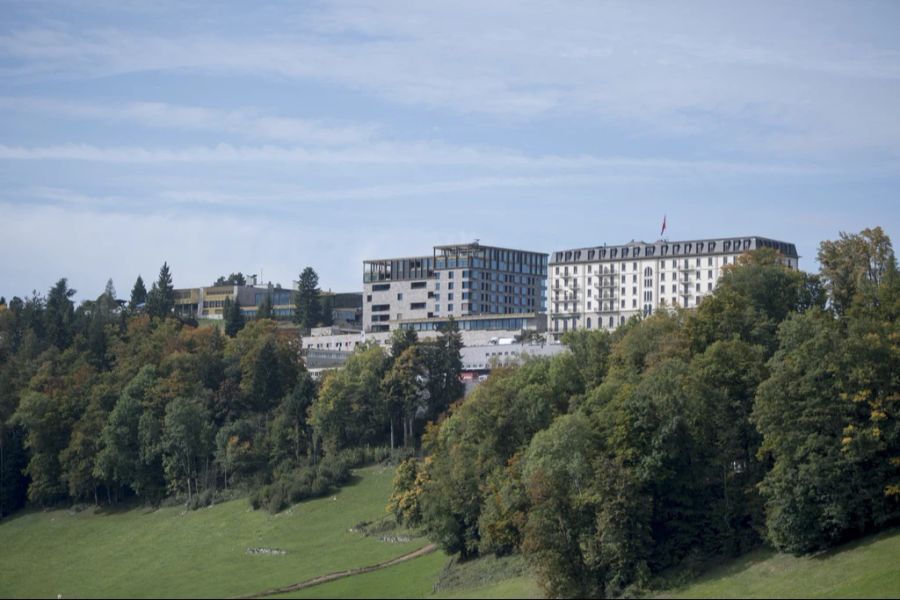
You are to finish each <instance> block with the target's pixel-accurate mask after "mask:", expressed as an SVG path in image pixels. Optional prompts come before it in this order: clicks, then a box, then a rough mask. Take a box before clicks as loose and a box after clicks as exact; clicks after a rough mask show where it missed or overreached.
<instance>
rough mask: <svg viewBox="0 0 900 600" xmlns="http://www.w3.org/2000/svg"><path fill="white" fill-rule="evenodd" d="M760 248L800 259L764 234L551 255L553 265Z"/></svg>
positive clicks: (784, 244)
mask: <svg viewBox="0 0 900 600" xmlns="http://www.w3.org/2000/svg"><path fill="white" fill-rule="evenodd" d="M758 248H773V249H775V250H778V251H779V252H781V253H782V254H783V255H785V256H786V257H788V258H799V255H798V254H797V247H796V246H795V245H794V244H791V243H788V242H781V241H778V240H773V239H770V238H765V237H761V236H729V237H718V238H706V239H701V240H677V241H669V240H659V241H656V242H652V243H648V242H643V241H631V242H629V243H627V244H620V245H617V246H607V245H603V246H593V247H587V248H575V249H571V250H558V251H556V252H553V253H552V255H551V257H550V264H560V263H572V262H596V261H612V260H630V259H634V258H666V257H671V256H698V255H716V254H735V253H743V252H749V251H750V250H756V249H758Z"/></svg>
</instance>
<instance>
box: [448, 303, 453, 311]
mask: <svg viewBox="0 0 900 600" xmlns="http://www.w3.org/2000/svg"><path fill="white" fill-rule="evenodd" d="M447 311H448V312H453V305H452V304H448V305H447Z"/></svg>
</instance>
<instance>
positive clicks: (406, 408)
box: [381, 345, 428, 449]
mask: <svg viewBox="0 0 900 600" xmlns="http://www.w3.org/2000/svg"><path fill="white" fill-rule="evenodd" d="M425 373H426V369H425V363H424V361H423V360H422V356H421V353H420V352H419V348H418V347H417V346H415V345H412V346H409V347H408V348H406V349H405V350H403V352H401V353H400V355H399V356H396V357H394V361H393V364H392V365H391V368H390V370H389V371H388V372H387V373H386V374H385V376H384V379H383V380H382V382H381V390H382V397H383V398H384V402H385V406H386V408H387V413H388V418H389V419H390V429H391V449H393V448H394V423H395V421H397V420H399V421H400V422H401V423H402V425H403V445H404V446H409V445H410V443H411V442H412V443H414V437H415V430H414V428H415V418H416V414H417V413H418V412H419V411H422V412H424V411H425V408H426V407H425V400H426V399H427V393H428V390H427V387H426V384H425Z"/></svg>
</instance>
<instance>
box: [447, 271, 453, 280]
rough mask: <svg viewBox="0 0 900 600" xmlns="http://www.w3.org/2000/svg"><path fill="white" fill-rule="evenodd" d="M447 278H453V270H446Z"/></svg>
mask: <svg viewBox="0 0 900 600" xmlns="http://www.w3.org/2000/svg"><path fill="white" fill-rule="evenodd" d="M447 278H448V279H453V271H448V272H447Z"/></svg>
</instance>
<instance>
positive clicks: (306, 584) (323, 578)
mask: <svg viewBox="0 0 900 600" xmlns="http://www.w3.org/2000/svg"><path fill="white" fill-rule="evenodd" d="M435 550H437V546H435V545H434V544H428V545H427V546H425V547H423V548H419V549H418V550H416V551H414V552H409V553H408V554H403V555H402V556H398V557H397V558H392V559H391V560H389V561H386V562H383V563H378V564H377V565H371V566H368V567H357V568H356V569H349V570H347V571H338V572H337V573H329V574H328V575H320V576H319V577H313V578H312V579H307V580H306V581H301V582H300V583H295V584H293V585H288V586H285V587H280V588H275V589H271V590H266V591H265V592H259V593H258V594H249V595H247V596H238V598H265V597H267V596H276V595H278V594H287V593H289V592H296V591H299V590H305V589H306V588H311V587H313V586H316V585H321V584H323V583H328V582H329V581H335V580H338V579H344V578H345V577H353V576H354V575H363V574H365V573H371V572H372V571H378V570H380V569H386V568H388V567H393V566H394V565H399V564H400V563H402V562H406V561H408V560H413V559H414V558H419V557H420V556H425V555H426V554H431V553H432V552H434V551H435Z"/></svg>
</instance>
